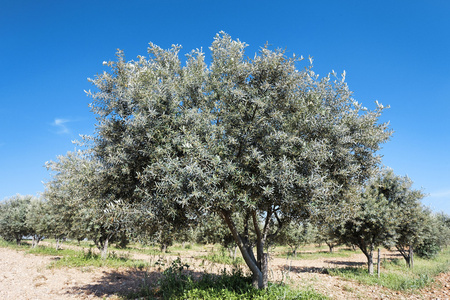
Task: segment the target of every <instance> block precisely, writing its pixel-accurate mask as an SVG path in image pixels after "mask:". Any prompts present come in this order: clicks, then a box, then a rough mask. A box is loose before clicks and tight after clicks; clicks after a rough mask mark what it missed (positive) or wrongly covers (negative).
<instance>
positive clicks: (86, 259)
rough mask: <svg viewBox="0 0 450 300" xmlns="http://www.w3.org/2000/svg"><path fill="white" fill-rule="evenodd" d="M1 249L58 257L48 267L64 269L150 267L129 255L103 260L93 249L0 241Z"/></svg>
mask: <svg viewBox="0 0 450 300" xmlns="http://www.w3.org/2000/svg"><path fill="white" fill-rule="evenodd" d="M0 247H7V248H10V249H16V250H22V251H25V252H26V253H29V254H34V255H48V256H57V257H58V259H55V260H54V261H53V262H52V263H51V264H50V265H49V266H48V267H49V268H62V267H69V268H70V267H109V268H120V267H125V268H126V267H129V268H138V269H143V268H145V267H147V266H148V265H149V263H148V262H145V261H143V260H135V259H130V258H129V255H127V254H124V253H120V254H118V253H116V252H115V251H109V255H108V257H107V258H106V259H102V258H101V257H100V254H98V253H96V252H94V251H93V249H92V247H89V249H82V250H73V249H59V250H56V249H55V247H53V246H44V245H38V246H37V247H36V248H31V246H30V244H28V243H22V244H21V245H20V246H17V245H16V243H12V242H7V241H5V240H3V239H0Z"/></svg>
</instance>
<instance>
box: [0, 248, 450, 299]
mask: <svg viewBox="0 0 450 300" xmlns="http://www.w3.org/2000/svg"><path fill="white" fill-rule="evenodd" d="M383 255H384V257H388V256H390V255H393V254H391V253H387V252H384V253H383ZM195 256H196V255H195V253H192V256H190V257H184V256H183V258H182V262H186V263H188V264H189V265H190V270H192V271H193V272H194V273H197V274H201V273H202V272H204V271H206V272H210V273H215V272H220V271H221V270H222V269H223V268H224V266H221V265H218V264H214V263H211V262H208V261H204V260H201V259H196V258H195ZM134 258H140V259H146V260H148V261H149V262H151V263H154V262H155V261H156V259H157V258H156V257H155V256H150V255H144V254H136V255H135V257H134ZM56 259H59V258H58V257H49V256H36V255H32V254H26V253H24V252H23V251H17V250H12V249H7V248H0V299H5V300H8V299H105V298H106V299H117V296H116V295H117V294H126V293H128V292H131V291H135V290H136V289H139V287H140V286H142V284H143V281H144V280H147V282H149V283H152V282H156V280H157V279H158V278H159V276H160V273H161V270H159V269H157V268H156V267H153V268H149V269H147V270H138V269H107V268H90V267H84V268H70V269H69V268H63V269H54V268H53V269H49V268H48V267H47V266H48V265H49V264H50V263H51V262H52V261H54V260H56ZM164 259H165V260H167V264H166V265H168V264H169V263H170V260H174V259H176V257H175V256H173V257H165V258H164ZM364 261H365V257H364V256H363V255H362V254H355V255H353V256H351V257H345V258H332V259H327V258H321V259H316V260H292V261H291V260H289V261H288V260H286V259H280V258H275V259H272V260H271V272H270V276H271V278H270V280H273V281H281V280H283V279H285V280H287V279H289V280H291V281H292V282H293V284H294V285H297V286H301V287H310V288H313V289H315V290H317V291H319V292H321V293H323V294H325V295H327V296H329V297H330V298H331V299H450V273H446V274H441V275H440V276H439V277H438V278H437V280H436V282H435V283H434V284H433V286H431V287H428V288H425V289H423V290H421V291H419V292H417V293H415V294H407V293H400V292H395V291H391V290H388V289H386V288H383V287H380V286H366V285H361V284H359V283H357V282H353V281H348V280H342V279H339V278H336V277H333V276H330V275H327V274H324V273H323V272H322V270H323V268H328V267H336V266H341V267H342V266H349V265H363V264H364Z"/></svg>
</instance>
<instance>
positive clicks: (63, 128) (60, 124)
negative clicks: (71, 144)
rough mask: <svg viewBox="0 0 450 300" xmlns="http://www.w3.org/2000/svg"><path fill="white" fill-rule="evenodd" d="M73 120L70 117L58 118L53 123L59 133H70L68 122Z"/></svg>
mask: <svg viewBox="0 0 450 300" xmlns="http://www.w3.org/2000/svg"><path fill="white" fill-rule="evenodd" d="M69 122H71V121H70V120H68V119H59V118H56V119H55V120H54V121H53V123H52V126H54V127H56V128H57V129H58V131H57V132H56V133H57V134H69V133H70V130H69V128H68V127H67V125H66V124H67V123H69Z"/></svg>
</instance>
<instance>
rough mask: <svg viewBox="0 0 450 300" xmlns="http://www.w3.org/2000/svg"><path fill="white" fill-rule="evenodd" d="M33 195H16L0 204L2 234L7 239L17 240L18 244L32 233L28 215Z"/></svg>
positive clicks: (0, 232) (0, 228) (0, 234)
mask: <svg viewBox="0 0 450 300" xmlns="http://www.w3.org/2000/svg"><path fill="white" fill-rule="evenodd" d="M34 199H35V198H34V197H33V196H29V195H27V196H22V195H19V194H18V195H16V196H13V197H11V198H9V199H6V201H4V202H2V203H1V204H0V236H2V237H3V238H4V239H5V240H7V241H15V242H16V243H17V245H20V242H21V241H22V239H23V238H24V237H25V236H28V235H30V228H29V227H28V226H27V224H26V217H27V211H28V207H29V205H30V202H31V201H32V200H34Z"/></svg>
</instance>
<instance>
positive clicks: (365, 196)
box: [335, 172, 398, 275]
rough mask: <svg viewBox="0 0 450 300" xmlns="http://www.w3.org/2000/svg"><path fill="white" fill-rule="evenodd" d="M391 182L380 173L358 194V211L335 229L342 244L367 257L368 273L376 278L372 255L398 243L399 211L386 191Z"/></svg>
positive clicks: (356, 196) (384, 174) (383, 173)
mask: <svg viewBox="0 0 450 300" xmlns="http://www.w3.org/2000/svg"><path fill="white" fill-rule="evenodd" d="M386 180H389V176H387V177H386V173H385V172H380V173H379V174H378V176H377V177H375V178H374V179H373V180H372V181H371V182H369V183H368V184H367V185H366V187H365V188H364V189H363V190H362V192H361V194H360V195H358V194H355V196H354V197H355V198H359V199H355V200H356V201H357V203H358V210H356V211H355V212H354V214H355V215H354V216H353V217H352V218H349V219H347V220H346V221H345V222H344V223H342V224H341V225H340V226H338V227H337V228H336V232H335V234H336V235H337V236H339V238H340V240H341V242H342V243H346V244H348V245H356V246H358V248H359V249H361V251H362V252H363V253H364V255H365V256H366V258H367V266H368V272H369V274H371V275H373V253H374V250H375V249H376V248H377V247H380V246H385V247H390V246H393V245H394V244H395V241H396V228H397V224H398V221H397V211H396V210H395V206H394V205H393V204H392V203H390V190H389V189H385V187H386V185H385V183H386V182H385V181H386Z"/></svg>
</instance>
